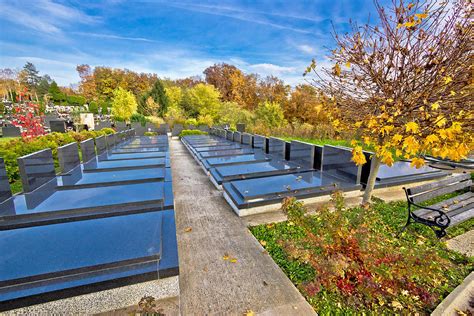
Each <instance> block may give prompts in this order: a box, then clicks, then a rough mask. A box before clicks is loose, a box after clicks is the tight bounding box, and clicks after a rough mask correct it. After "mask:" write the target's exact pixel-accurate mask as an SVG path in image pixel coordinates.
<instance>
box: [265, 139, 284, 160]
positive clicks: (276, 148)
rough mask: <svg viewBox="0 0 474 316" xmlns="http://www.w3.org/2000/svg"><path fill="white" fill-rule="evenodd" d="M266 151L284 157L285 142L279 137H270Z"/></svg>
mask: <svg viewBox="0 0 474 316" xmlns="http://www.w3.org/2000/svg"><path fill="white" fill-rule="evenodd" d="M268 153H269V154H271V155H275V156H277V157H278V158H283V159H285V156H286V154H285V153H286V142H285V141H284V140H282V139H279V138H275V137H270V138H269V140H268Z"/></svg>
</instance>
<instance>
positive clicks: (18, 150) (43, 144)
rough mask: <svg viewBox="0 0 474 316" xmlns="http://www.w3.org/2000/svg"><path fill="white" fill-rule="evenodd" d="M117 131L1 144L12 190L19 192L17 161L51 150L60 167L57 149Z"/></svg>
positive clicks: (105, 129)
mask: <svg viewBox="0 0 474 316" xmlns="http://www.w3.org/2000/svg"><path fill="white" fill-rule="evenodd" d="M113 133H115V131H114V130H113V129H111V128H104V129H102V130H100V131H81V132H79V133H77V132H68V133H50V134H47V135H44V136H39V137H36V138H33V139H28V140H25V139H21V138H17V139H13V140H11V141H8V142H4V143H1V144H0V157H2V158H3V159H4V161H5V168H6V171H7V176H8V180H9V182H10V183H12V190H14V192H18V191H17V190H18V189H19V188H20V185H19V184H18V183H15V182H19V179H20V172H19V169H18V162H17V159H18V158H19V157H22V156H24V155H28V154H31V153H34V152H36V151H39V150H43V149H46V148H51V150H52V152H53V158H54V162H55V166H56V167H58V165H59V163H58V160H57V149H58V147H60V146H63V145H66V144H69V143H72V142H74V141H76V142H81V141H83V140H86V139H88V138H96V137H99V136H102V135H107V134H113Z"/></svg>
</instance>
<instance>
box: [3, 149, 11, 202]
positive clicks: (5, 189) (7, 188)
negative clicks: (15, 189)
mask: <svg viewBox="0 0 474 316" xmlns="http://www.w3.org/2000/svg"><path fill="white" fill-rule="evenodd" d="M11 196H12V191H11V188H10V182H9V181H8V176H7V170H6V169H5V162H4V161H3V158H0V203H2V202H4V201H5V200H6V199H8V198H10V197H11Z"/></svg>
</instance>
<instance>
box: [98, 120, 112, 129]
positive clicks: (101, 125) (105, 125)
mask: <svg viewBox="0 0 474 316" xmlns="http://www.w3.org/2000/svg"><path fill="white" fill-rule="evenodd" d="M111 125H112V124H111V123H110V122H109V121H100V122H98V123H97V125H96V126H95V127H96V130H101V129H103V128H110V127H111Z"/></svg>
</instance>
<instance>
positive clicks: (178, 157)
mask: <svg viewBox="0 0 474 316" xmlns="http://www.w3.org/2000/svg"><path fill="white" fill-rule="evenodd" d="M170 149H171V168H172V171H173V189H174V197H175V212H176V230H177V236H178V251H179V272H180V276H179V285H180V312H181V314H182V315H204V314H225V315H242V314H243V313H245V312H247V311H253V312H254V313H257V314H258V313H261V314H266V315H314V314H315V313H314V311H313V309H312V308H311V306H310V305H309V304H308V303H307V302H306V301H305V299H304V298H303V296H302V295H301V294H300V293H299V292H298V290H297V289H296V288H295V287H294V286H293V284H292V283H291V281H290V280H289V279H288V278H287V277H286V276H285V274H284V273H283V272H282V271H281V270H280V268H279V267H278V266H277V265H276V264H275V263H274V262H273V260H272V258H271V257H270V256H269V255H268V254H266V253H265V252H264V251H263V248H262V247H261V246H260V244H259V243H258V242H257V240H255V238H254V237H253V236H252V234H251V233H250V231H249V230H248V229H247V227H246V226H245V224H244V223H243V221H242V220H241V219H240V218H239V217H237V215H235V214H234V212H233V211H232V209H231V208H230V206H228V205H227V203H226V202H225V200H224V198H223V197H222V195H221V193H220V192H218V191H217V190H216V189H215V188H214V187H213V186H212V184H211V182H210V181H209V179H208V177H207V176H206V175H205V174H204V172H203V171H202V169H201V168H200V167H199V166H198V165H197V163H196V162H195V161H194V160H193V158H192V157H191V156H190V154H189V153H188V152H187V150H186V148H185V147H184V146H183V145H182V144H181V142H180V141H179V140H174V139H173V140H171V141H170Z"/></svg>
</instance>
